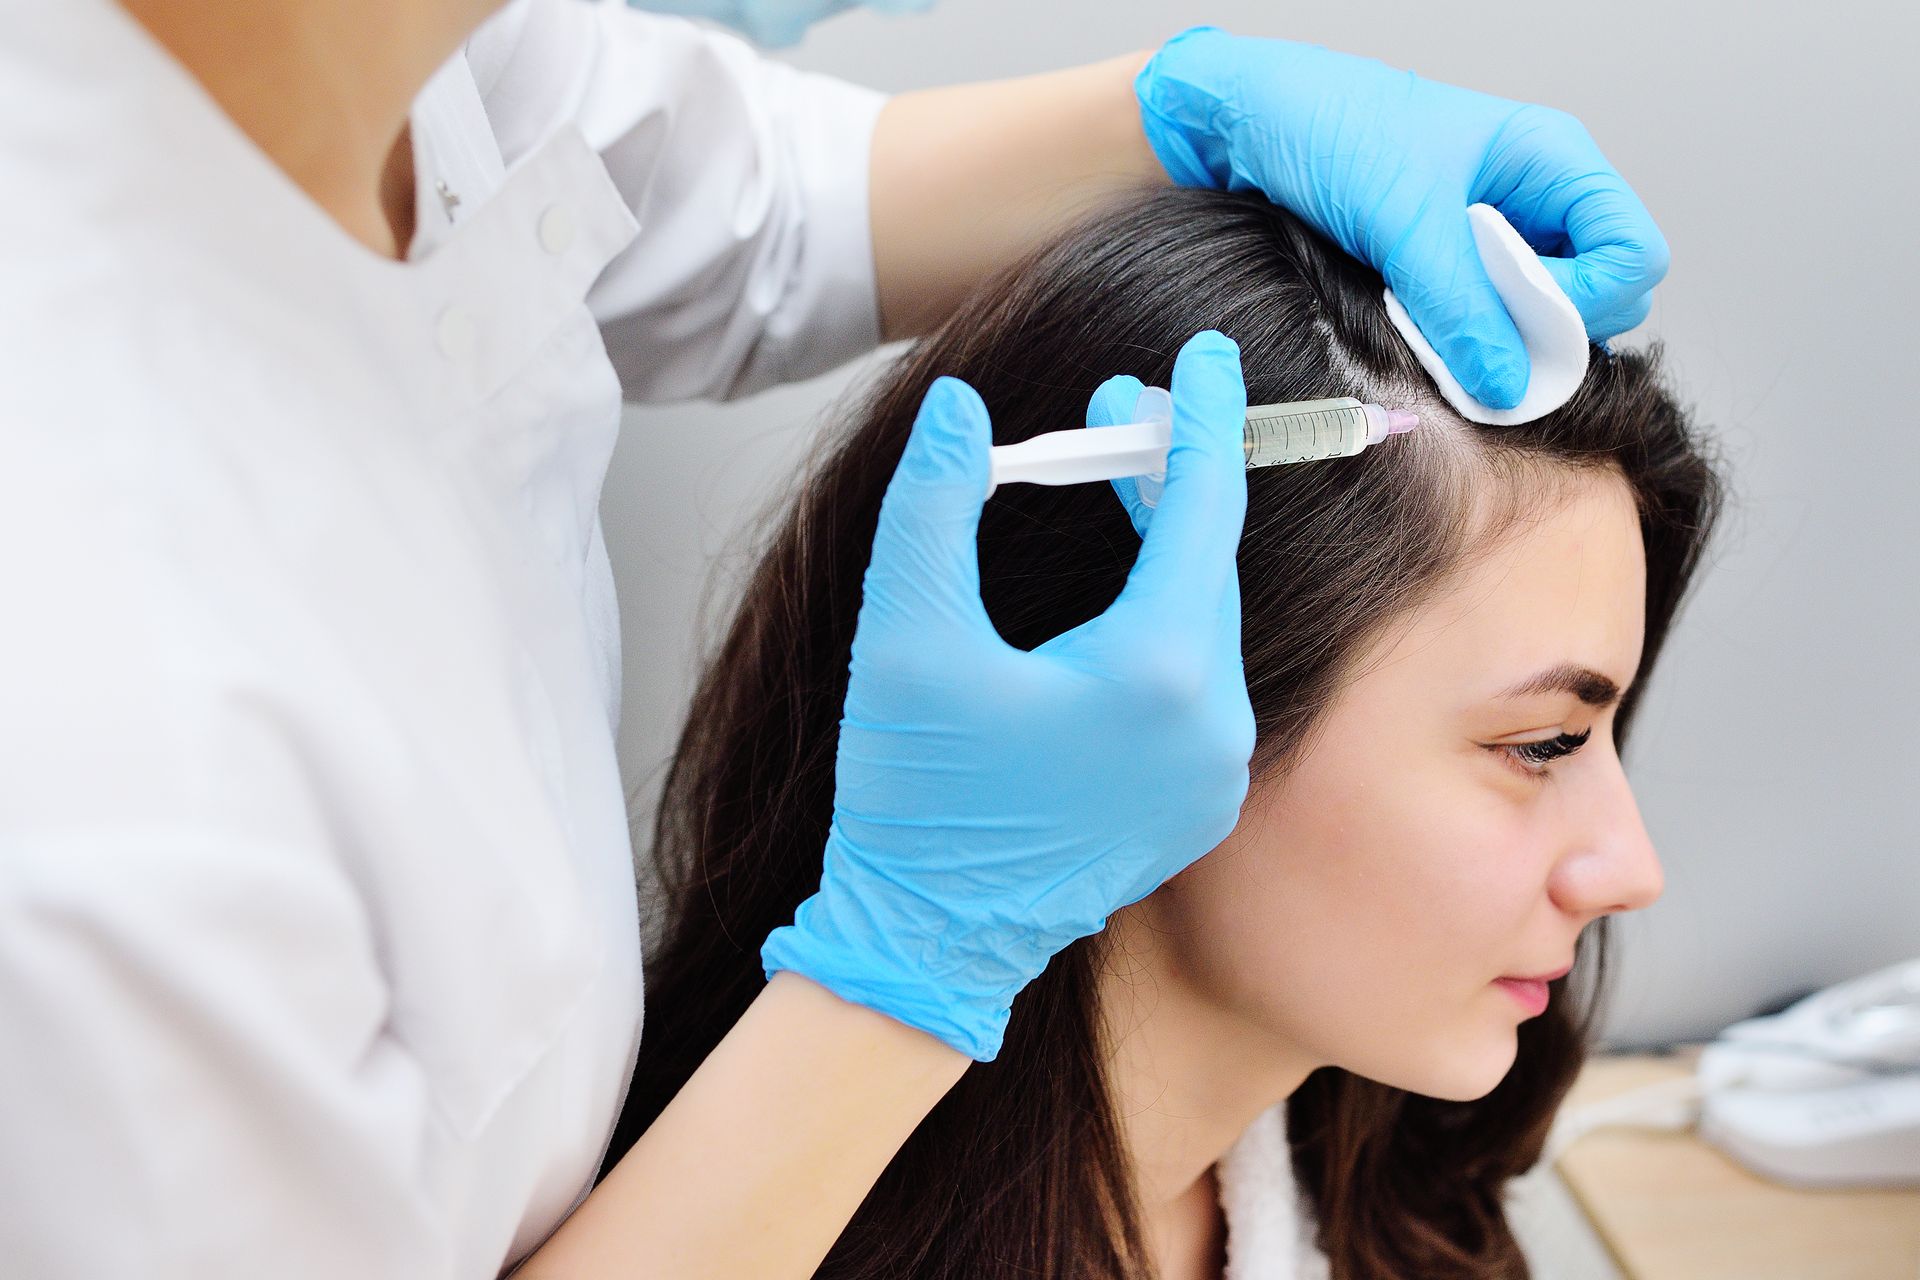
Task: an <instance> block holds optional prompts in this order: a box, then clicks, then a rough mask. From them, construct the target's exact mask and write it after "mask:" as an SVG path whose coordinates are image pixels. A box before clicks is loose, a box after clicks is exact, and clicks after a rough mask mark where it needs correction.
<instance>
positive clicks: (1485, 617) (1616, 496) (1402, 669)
mask: <svg viewBox="0 0 1920 1280" xmlns="http://www.w3.org/2000/svg"><path fill="white" fill-rule="evenodd" d="M1555 489H1556V492H1553V493H1547V494H1540V495H1535V498H1534V500H1529V501H1527V502H1525V503H1524V504H1523V505H1522V506H1520V507H1518V508H1516V509H1514V510H1513V511H1511V512H1509V513H1507V516H1506V518H1505V519H1503V520H1502V521H1501V522H1500V523H1501V526H1502V527H1501V528H1499V529H1498V531H1497V532H1495V533H1494V534H1493V535H1492V536H1491V537H1486V538H1480V539H1471V540H1470V541H1471V542H1475V543H1477V545H1474V546H1473V547H1472V549H1471V551H1470V552H1469V554H1468V556H1467V557H1466V559H1465V561H1464V562H1463V563H1462V564H1461V565H1460V566H1459V567H1458V568H1457V569H1455V570H1454V571H1453V572H1452V573H1450V574H1449V575H1448V576H1447V577H1446V578H1445V579H1444V580H1443V581H1442V582H1441V583H1440V584H1438V585H1437V587H1436V588H1435V590H1434V591H1432V592H1431V593H1429V594H1428V595H1427V597H1426V598H1425V600H1424V601H1423V602H1422V603H1421V604H1419V605H1417V606H1415V607H1414V608H1413V609H1412V610H1410V611H1409V612H1408V614H1407V615H1406V616H1405V617H1404V618H1402V619H1399V620H1398V621H1397V622H1396V623H1395V624H1393V625H1390V626H1389V627H1388V628H1387V630H1386V634H1385V635H1384V636H1383V637H1382V640H1381V642H1380V645H1379V647H1378V649H1377V651H1376V654H1375V660H1373V661H1369V662H1367V663H1366V664H1365V665H1364V668H1363V671H1362V674H1361V676H1360V678H1359V681H1357V682H1356V683H1360V682H1365V681H1368V680H1374V681H1378V682H1379V683H1380V684H1381V685H1382V687H1383V688H1387V689H1398V688H1399V687H1400V686H1412V687H1419V686H1422V685H1425V686H1429V687H1437V686H1439V685H1441V684H1444V685H1445V686H1446V687H1448V688H1449V689H1452V690H1454V691H1455V692H1456V693H1457V692H1459V691H1461V690H1463V689H1464V690H1478V689H1482V688H1484V689H1485V690H1486V691H1487V693H1488V694H1489V695H1491V694H1492V693H1493V692H1494V691H1496V690H1503V689H1507V688H1509V687H1511V686H1512V684H1513V683H1514V681H1515V680H1516V679H1519V678H1524V675H1525V673H1527V672H1531V671H1534V670H1539V669H1545V668H1549V667H1553V666H1557V665H1561V664H1569V663H1571V664H1577V665H1580V666H1584V667H1587V668H1590V669H1592V670H1594V671H1597V672H1600V673H1602V674H1604V675H1606V676H1608V677H1609V678H1611V679H1613V680H1614V681H1615V682H1616V683H1618V684H1619V685H1620V686H1621V687H1622V688H1624V687H1625V686H1626V684H1627V683H1628V682H1629V681H1631V680H1632V678H1633V675H1634V672H1635V670H1636V669H1637V667H1638V664H1639V657H1640V648H1641V644H1642V641H1643V639H1644V634H1645V630H1646V552H1645V548H1644V545H1643V544H1642V542H1641V537H1640V523H1639V517H1638V513H1637V510H1636V507H1635V504H1634V500H1633V495H1632V492H1631V491H1630V490H1629V489H1628V487H1627V484H1626V482H1625V480H1624V479H1623V478H1621V476H1620V475H1619V473H1618V472H1616V471H1614V470H1612V469H1611V468H1592V469H1583V470H1581V471H1578V472H1573V471H1566V472H1564V474H1563V475H1562V476H1560V477H1557V478H1556V480H1555Z"/></svg>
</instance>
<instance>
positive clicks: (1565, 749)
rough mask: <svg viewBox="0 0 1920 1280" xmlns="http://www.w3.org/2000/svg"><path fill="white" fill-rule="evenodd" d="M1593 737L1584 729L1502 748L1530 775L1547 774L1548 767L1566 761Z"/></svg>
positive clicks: (1591, 731) (1590, 730)
mask: <svg viewBox="0 0 1920 1280" xmlns="http://www.w3.org/2000/svg"><path fill="white" fill-rule="evenodd" d="M1591 737H1593V730H1592V729H1583V730H1581V731H1580V732H1579V733H1563V734H1560V735H1559V736H1558V737H1553V738H1542V739H1541V740H1540V741H1538V742H1512V743H1506V744H1504V745H1502V746H1501V747H1500V750H1502V751H1504V752H1506V753H1507V754H1508V755H1509V756H1511V757H1512V758H1513V759H1514V760H1515V761H1516V762H1517V763H1518V764H1519V765H1520V766H1521V767H1522V768H1524V769H1525V770H1527V772H1529V773H1536V774H1538V773H1545V772H1546V769H1547V766H1548V765H1550V764H1552V763H1553V762H1554V761H1555V760H1560V759H1564V758H1565V757H1567V756H1570V755H1572V754H1573V753H1574V752H1576V751H1578V750H1579V749H1580V748H1582V747H1584V746H1586V745H1587V739H1589V738H1591Z"/></svg>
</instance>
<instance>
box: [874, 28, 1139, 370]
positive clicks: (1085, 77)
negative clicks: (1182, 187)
mask: <svg viewBox="0 0 1920 1280" xmlns="http://www.w3.org/2000/svg"><path fill="white" fill-rule="evenodd" d="M1148 56H1149V55H1148V54H1147V53H1145V52H1141V53H1133V54H1128V55H1126V56H1125V57H1121V58H1114V59H1111V60H1109V61H1107V62H1099V63H1094V64H1092V65H1090V66H1085V67H1074V68H1070V69H1069V70H1066V71H1056V72H1050V73H1048V74H1046V75H1039V76H1029V77H1027V78H1025V79H1020V80H1003V81H996V82H993V83H989V84H972V85H959V86H956V87H953V88H947V89H929V90H924V91H922V92H919V93H908V94H902V95H901V96H899V97H897V98H895V99H893V100H892V101H891V102H889V103H888V104H887V106H886V108H885V109H884V110H883V111H882V112H881V114H880V123H879V126H878V128H877V129H876V131H875V134H874V140H873V173H872V218H873V254H874V266H875V270H876V273H877V277H878V282H879V292H880V316H881V325H882V328H883V330H884V331H885V334H886V336H887V337H888V338H889V339H892V338H903V337H911V336H913V335H915V334H919V333H924V332H926V331H927V330H929V329H931V328H933V327H934V326H935V325H937V324H939V323H940V321H941V320H942V319H944V318H945V317H946V316H947V314H948V313H949V312H950V311H952V309H953V307H954V305H955V304H956V303H957V302H958V301H959V300H960V298H961V297H962V296H964V295H965V294H966V292H967V291H968V290H969V289H971V288H972V287H973V286H974V285H975V284H976V283H978V282H979V281H980V280H981V279H983V278H985V277H986V276H988V275H990V274H991V273H992V272H994V271H995V270H998V269H999V268H1000V267H1002V266H1004V265H1005V264H1006V263H1008V262H1011V261H1013V260H1014V259H1015V258H1017V257H1019V255H1021V254H1022V253H1024V252H1025V251H1026V250H1028V249H1029V248H1031V247H1033V246H1034V245H1036V244H1038V243H1039V242H1040V241H1041V240H1043V239H1044V238H1045V237H1046V236H1047V235H1048V233H1050V232H1052V231H1053V230H1055V229H1057V228H1058V227H1060V226H1061V225H1062V224H1063V223H1065V222H1066V221H1068V220H1069V219H1071V218H1072V217H1073V216H1075V215H1076V214H1078V213H1080V212H1083V211H1085V210H1087V209H1089V208H1092V207H1094V206H1095V205H1097V204H1098V203H1099V202H1100V201H1101V200H1103V199H1105V198H1107V197H1109V196H1111V195H1113V194H1114V193H1116V192H1118V191H1121V190H1124V189H1126V188H1128V187H1137V186H1141V185H1145V184H1149V183H1164V182H1165V181H1166V180H1167V179H1166V175H1165V172H1164V171H1163V170H1162V169H1161V167H1160V163H1159V161H1158V160H1156V159H1155V158H1154V155H1153V151H1152V149H1151V148H1150V147H1149V146H1148V145H1147V140H1146V135H1145V133H1144V132H1143V130H1142V129H1141V125H1140V108H1139V105H1138V103H1137V102H1136V100H1135V98H1134V94H1133V78H1134V76H1135V74H1137V73H1138V72H1139V70H1140V68H1141V67H1142V66H1144V65H1145V63H1146V60H1147V58H1148Z"/></svg>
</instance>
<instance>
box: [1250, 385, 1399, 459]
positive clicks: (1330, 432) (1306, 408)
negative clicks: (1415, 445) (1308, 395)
mask: <svg viewBox="0 0 1920 1280" xmlns="http://www.w3.org/2000/svg"><path fill="white" fill-rule="evenodd" d="M1419 425H1420V419H1419V417H1418V416H1417V415H1415V414H1412V413H1408V412H1407V411H1406V410H1404V409H1388V408H1386V407H1385V406H1383V405H1377V404H1363V403H1362V402H1360V401H1358V400H1355V399H1352V398H1350V397H1349V398H1343V399H1338V400H1296V401H1294V402H1292V403H1291V404H1263V405H1256V406H1254V407H1253V408H1250V409H1248V410H1247V436H1246V440H1245V442H1244V443H1243V445H1242V446H1241V447H1242V449H1243V450H1244V451H1245V453H1246V458H1247V468H1248V469H1249V470H1251V469H1253V468H1254V467H1273V466H1280V465H1282V464H1285V463H1292V462H1318V461H1320V460H1321V459H1323V458H1350V457H1352V456H1353V455H1354V454H1356V453H1359V452H1360V451H1361V450H1362V449H1364V448H1366V447H1367V446H1368V445H1370V444H1379V443H1380V442H1381V441H1382V440H1385V439H1386V438H1387V437H1388V436H1397V435H1401V434H1403V433H1405V432H1408V431H1411V430H1413V429H1414V428H1415V427H1417V426H1419Z"/></svg>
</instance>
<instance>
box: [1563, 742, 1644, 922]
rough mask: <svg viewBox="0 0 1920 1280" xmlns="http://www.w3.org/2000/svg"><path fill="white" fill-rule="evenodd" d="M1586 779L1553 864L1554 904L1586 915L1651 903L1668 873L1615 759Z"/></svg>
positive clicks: (1616, 758) (1597, 914) (1607, 913)
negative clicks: (1585, 790)
mask: <svg viewBox="0 0 1920 1280" xmlns="http://www.w3.org/2000/svg"><path fill="white" fill-rule="evenodd" d="M1589 781H1590V782H1591V783H1592V784H1593V790H1592V792H1591V794H1589V795H1586V796H1584V797H1582V800H1583V802H1582V803H1580V804H1577V805H1575V806H1572V810H1573V811H1572V812H1571V813H1570V814H1569V818H1570V819H1571V820H1572V821H1573V822H1574V823H1576V826H1575V829H1574V830H1573V831H1571V832H1569V835H1570V836H1571V839H1570V840H1569V841H1568V844H1567V846H1566V853H1565V854H1564V856H1562V858H1561V859H1560V862H1559V865H1558V866H1556V867H1555V868H1554V876H1553V882H1552V885H1551V891H1552V894H1553V897H1554V900H1555V902H1556V903H1557V904H1558V905H1559V907H1560V909H1561V910H1563V911H1565V912H1567V913H1568V914H1570V915H1578V916H1584V917H1588V918H1594V917H1598V916H1603V915H1610V914H1613V913H1616V912H1621V911H1638V910H1640V909H1641V908H1642V907H1648V906H1652V905H1653V903H1654V902H1655V901H1656V900H1658V898H1659V897H1660V893H1661V890H1663V889H1664V888H1665V887H1666V874H1665V873H1664V872H1663V871H1662V870H1661V868H1660V855H1659V854H1658V853H1656V852H1655V851H1654V847H1653V840H1652V838H1651V837H1650V836H1648V835H1647V826H1646V823H1645V822H1644V821H1642V820H1641V817H1640V805H1639V803H1638V802H1637V801H1636V800H1635V799H1634V797H1633V788H1632V787H1631V786H1630V785H1628V783H1627V775H1626V771H1625V770H1624V769H1623V768H1621V766H1620V763H1619V757H1617V756H1612V757H1611V759H1610V760H1609V767H1608V768H1607V769H1606V770H1604V771H1603V772H1602V775H1601V776H1598V777H1594V778H1591V779H1589Z"/></svg>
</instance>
